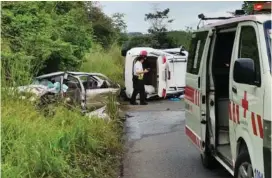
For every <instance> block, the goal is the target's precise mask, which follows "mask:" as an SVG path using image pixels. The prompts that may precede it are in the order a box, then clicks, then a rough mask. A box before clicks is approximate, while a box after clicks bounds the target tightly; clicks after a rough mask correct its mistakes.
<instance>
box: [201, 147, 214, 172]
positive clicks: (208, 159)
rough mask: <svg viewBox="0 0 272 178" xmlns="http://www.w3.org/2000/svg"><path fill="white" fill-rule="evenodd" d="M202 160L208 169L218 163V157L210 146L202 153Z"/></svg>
mask: <svg viewBox="0 0 272 178" xmlns="http://www.w3.org/2000/svg"><path fill="white" fill-rule="evenodd" d="M201 162H202V164H203V166H204V167H205V168H207V169H214V168H216V165H217V161H216V159H215V158H214V157H213V155H212V154H211V152H210V150H209V149H208V148H206V149H205V151H204V152H203V153H202V154H201Z"/></svg>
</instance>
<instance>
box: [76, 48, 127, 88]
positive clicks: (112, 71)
mask: <svg viewBox="0 0 272 178" xmlns="http://www.w3.org/2000/svg"><path fill="white" fill-rule="evenodd" d="M81 71H84V72H99V73H103V74H104V75H106V76H108V77H109V78H110V79H112V80H113V81H115V82H117V83H119V84H121V85H122V86H123V85H124V77H123V72H124V58H123V57H122V56H121V48H120V47H119V46H118V45H115V44H114V45H112V46H111V48H109V50H105V49H103V48H102V47H101V46H99V45H95V46H94V47H93V48H92V49H91V50H90V52H89V53H87V54H86V55H85V62H84V63H83V64H82V67H81Z"/></svg>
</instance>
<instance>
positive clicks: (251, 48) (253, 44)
mask: <svg viewBox="0 0 272 178" xmlns="http://www.w3.org/2000/svg"><path fill="white" fill-rule="evenodd" d="M238 57H239V58H250V59H252V60H254V63H255V71H256V79H257V80H259V82H260V77H261V75H260V74H261V72H260V58H259V50H258V43H257V36H256V31H255V29H254V27H252V26H242V28H241V32H240V44H239V56H238Z"/></svg>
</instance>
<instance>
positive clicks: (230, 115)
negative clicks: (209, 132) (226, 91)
mask: <svg viewBox="0 0 272 178" xmlns="http://www.w3.org/2000/svg"><path fill="white" fill-rule="evenodd" d="M229 119H230V120H232V113H231V102H229Z"/></svg>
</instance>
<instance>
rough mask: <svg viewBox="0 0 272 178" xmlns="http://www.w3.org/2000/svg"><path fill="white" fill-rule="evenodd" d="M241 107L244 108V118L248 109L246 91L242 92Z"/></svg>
mask: <svg viewBox="0 0 272 178" xmlns="http://www.w3.org/2000/svg"><path fill="white" fill-rule="evenodd" d="M242 107H243V108H244V118H246V111H247V110H248V100H247V92H246V91H245V92H244V98H243V99H242Z"/></svg>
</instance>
